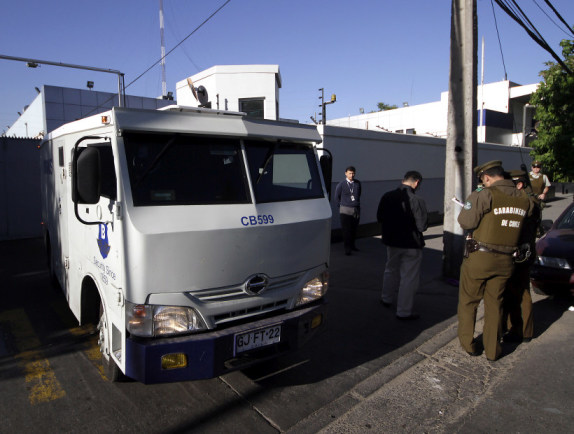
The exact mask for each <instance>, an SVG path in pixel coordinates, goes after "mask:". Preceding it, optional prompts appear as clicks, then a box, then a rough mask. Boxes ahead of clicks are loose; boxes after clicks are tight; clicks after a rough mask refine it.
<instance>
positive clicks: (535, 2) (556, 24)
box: [532, 0, 570, 37]
mask: <svg viewBox="0 0 574 434" xmlns="http://www.w3.org/2000/svg"><path fill="white" fill-rule="evenodd" d="M532 1H533V2H534V4H535V5H536V6H537V7H538V9H540V12H542V13H543V14H544V15H546V17H547V18H548V19H549V20H550V21H551V22H552V24H554V25H555V26H556V28H557V29H558V30H560V31H561V32H563V33H564V34H565V35H566V36H568V37H570V34H568V32H566V31H565V30H564V29H563V28H562V27H560V25H559V24H558V23H557V22H556V21H554V20H553V19H552V17H551V16H550V15H548V13H547V12H546V11H545V10H544V9H542V6H540V4H538V2H537V1H536V0H532Z"/></svg>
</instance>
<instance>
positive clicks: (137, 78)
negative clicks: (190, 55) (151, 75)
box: [86, 0, 231, 116]
mask: <svg viewBox="0 0 574 434" xmlns="http://www.w3.org/2000/svg"><path fill="white" fill-rule="evenodd" d="M230 2H231V0H227V1H226V2H225V3H223V4H222V5H221V6H220V7H219V8H217V9H216V10H215V12H213V13H212V14H211V15H210V16H209V17H207V18H206V19H205V20H204V21H203V22H202V23H201V24H200V25H199V26H197V27H196V28H195V29H194V30H193V31H192V32H191V33H190V34H189V35H187V36H186V37H185V38H183V39H182V40H181V41H180V42H179V43H178V44H176V45H175V46H174V47H173V48H172V49H171V50H169V51H168V52H167V53H166V54H165V56H162V57H161V58H160V59H159V60H157V61H156V62H155V63H154V64H153V65H151V66H150V67H149V68H148V69H146V70H145V71H144V72H142V73H141V74H140V75H138V76H137V77H136V78H135V79H134V80H132V81H131V82H130V83H129V84H128V85H127V86H126V85H124V87H123V88H124V94H125V89H127V88H128V87H130V86H131V85H132V84H134V83H135V82H136V81H138V80H139V79H140V78H142V77H143V76H144V75H145V74H147V73H148V72H149V71H150V70H151V69H153V68H154V67H155V66H156V65H157V64H158V63H160V62H161V61H163V60H164V59H165V58H166V57H167V56H169V55H170V54H171V53H172V52H173V51H174V50H175V49H176V48H177V47H179V46H180V45H181V44H183V43H184V42H185V41H186V40H187V39H189V38H190V37H191V35H193V34H194V33H195V32H197V31H198V30H199V29H200V28H201V27H203V26H204V25H205V24H206V23H207V22H208V21H209V20H211V19H212V18H213V17H214V16H215V15H216V14H217V13H218V12H219V11H221V10H222V9H223V8H224V7H225V6H227V5H228V4H229V3H230ZM113 98H114V97H113V96H112V97H110V98H108V99H107V100H106V101H104V103H103V104H102V105H105V104H107V103H108V102H109V101H111V100H112V99H113ZM95 110H96V109H94V110H92V111H90V112H89V113H87V114H86V116H87V115H89V114H91V113H93V112H94V111H95Z"/></svg>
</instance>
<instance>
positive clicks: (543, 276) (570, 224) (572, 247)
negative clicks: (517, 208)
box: [530, 202, 574, 294]
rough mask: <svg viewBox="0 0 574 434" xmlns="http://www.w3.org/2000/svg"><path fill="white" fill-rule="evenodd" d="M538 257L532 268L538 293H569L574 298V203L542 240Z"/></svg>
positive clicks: (538, 248) (532, 279)
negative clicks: (573, 295)
mask: <svg viewBox="0 0 574 434" xmlns="http://www.w3.org/2000/svg"><path fill="white" fill-rule="evenodd" d="M536 255H537V256H536V261H535V262H534V264H532V267H531V268H530V280H531V282H532V286H533V287H534V289H538V290H540V291H542V292H543V293H545V294H555V293H559V292H567V291H568V290H570V291H571V292H572V293H573V294H574V292H573V291H574V202H573V203H571V204H570V205H569V206H568V207H567V208H566V209H565V210H564V212H563V213H562V214H561V215H560V217H558V219H556V221H555V222H554V223H553V224H552V226H551V227H550V229H549V230H548V232H546V234H544V235H543V236H542V237H541V238H540V239H539V240H538V242H537V243H536Z"/></svg>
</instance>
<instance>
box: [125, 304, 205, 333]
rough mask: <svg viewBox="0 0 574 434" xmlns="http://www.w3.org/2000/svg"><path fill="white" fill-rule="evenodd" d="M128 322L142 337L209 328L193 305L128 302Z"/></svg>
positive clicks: (133, 330) (132, 331)
mask: <svg viewBox="0 0 574 434" xmlns="http://www.w3.org/2000/svg"><path fill="white" fill-rule="evenodd" d="M126 324H127V330H128V331H129V332H130V333H132V334H134V335H136V336H141V337H159V336H173V335H178V334H183V333H189V332H194V331H199V330H206V329H207V326H206V324H205V322H204V321H203V319H202V318H201V316H200V315H199V314H198V313H197V312H196V311H195V309H193V308H191V307H186V306H159V305H151V304H134V303H130V302H126Z"/></svg>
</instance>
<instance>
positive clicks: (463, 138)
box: [443, 0, 477, 279]
mask: <svg viewBox="0 0 574 434" xmlns="http://www.w3.org/2000/svg"><path fill="white" fill-rule="evenodd" d="M476 74H477V21H476V0H452V14H451V40H450V78H449V93H448V127H447V139H446V160H445V176H444V178H445V179H444V226H443V227H444V252H443V253H444V259H443V275H444V276H445V277H452V278H456V279H458V278H459V274H460V265H461V263H462V255H463V251H464V233H463V230H462V228H461V227H460V225H459V224H458V222H457V217H458V214H459V212H460V207H459V205H457V204H455V202H453V201H452V198H453V197H456V198H457V199H459V200H461V201H464V200H465V199H466V197H467V196H468V195H469V194H470V193H471V192H472V189H473V185H475V179H474V176H473V171H472V169H473V167H475V166H476V160H477V157H476V155H477V151H476V121H477V115H476V104H477V97H476V93H477V92H476V88H477V78H476Z"/></svg>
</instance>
